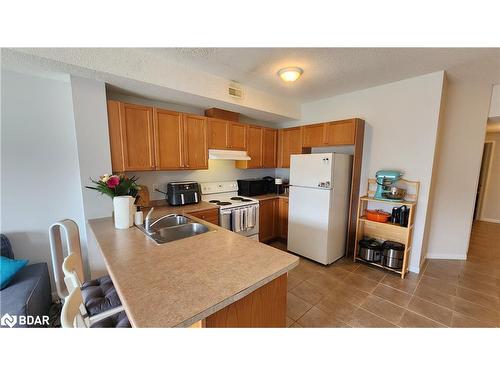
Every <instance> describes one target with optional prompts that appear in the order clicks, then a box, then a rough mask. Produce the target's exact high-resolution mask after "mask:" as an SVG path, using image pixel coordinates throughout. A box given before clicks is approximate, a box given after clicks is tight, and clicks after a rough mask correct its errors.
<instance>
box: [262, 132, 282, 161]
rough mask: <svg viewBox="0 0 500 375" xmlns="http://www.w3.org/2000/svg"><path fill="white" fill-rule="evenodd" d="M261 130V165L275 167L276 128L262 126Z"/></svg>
mask: <svg viewBox="0 0 500 375" xmlns="http://www.w3.org/2000/svg"><path fill="white" fill-rule="evenodd" d="M262 132H263V136H262V138H263V140H262V166H263V167H264V168H276V165H277V164H276V159H277V158H276V154H277V152H276V151H277V147H278V131H277V130H276V129H270V128H262Z"/></svg>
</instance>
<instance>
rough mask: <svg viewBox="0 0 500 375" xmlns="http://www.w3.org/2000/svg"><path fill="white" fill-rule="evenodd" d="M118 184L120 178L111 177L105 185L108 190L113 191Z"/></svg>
mask: <svg viewBox="0 0 500 375" xmlns="http://www.w3.org/2000/svg"><path fill="white" fill-rule="evenodd" d="M119 183H120V178H119V177H118V176H115V175H113V176H111V177H110V178H108V180H107V181H106V185H108V187H109V188H111V189H113V188H114V187H116V185H118V184H119Z"/></svg>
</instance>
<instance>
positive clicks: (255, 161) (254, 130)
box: [247, 126, 263, 168]
mask: <svg viewBox="0 0 500 375" xmlns="http://www.w3.org/2000/svg"><path fill="white" fill-rule="evenodd" d="M262 135H263V134H262V128H261V127H258V126H249V127H248V145H247V152H248V156H250V158H251V159H250V160H248V163H247V168H262V164H263V163H262Z"/></svg>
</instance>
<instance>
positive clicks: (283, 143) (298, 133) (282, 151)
mask: <svg viewBox="0 0 500 375" xmlns="http://www.w3.org/2000/svg"><path fill="white" fill-rule="evenodd" d="M278 137H279V156H278V168H290V155H294V154H301V153H302V130H301V128H300V127H297V128H287V129H280V131H279V136H278Z"/></svg>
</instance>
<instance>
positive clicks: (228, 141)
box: [207, 118, 247, 150]
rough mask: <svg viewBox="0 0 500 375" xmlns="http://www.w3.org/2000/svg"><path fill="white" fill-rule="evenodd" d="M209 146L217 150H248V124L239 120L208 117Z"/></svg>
mask: <svg viewBox="0 0 500 375" xmlns="http://www.w3.org/2000/svg"><path fill="white" fill-rule="evenodd" d="M207 121H208V125H207V126H208V148H211V149H216V150H246V148H247V125H245V124H240V123H239V122H230V121H226V120H221V119H216V118H207Z"/></svg>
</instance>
